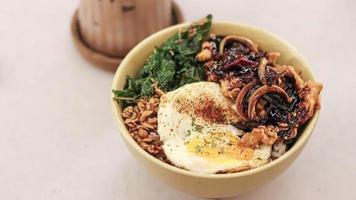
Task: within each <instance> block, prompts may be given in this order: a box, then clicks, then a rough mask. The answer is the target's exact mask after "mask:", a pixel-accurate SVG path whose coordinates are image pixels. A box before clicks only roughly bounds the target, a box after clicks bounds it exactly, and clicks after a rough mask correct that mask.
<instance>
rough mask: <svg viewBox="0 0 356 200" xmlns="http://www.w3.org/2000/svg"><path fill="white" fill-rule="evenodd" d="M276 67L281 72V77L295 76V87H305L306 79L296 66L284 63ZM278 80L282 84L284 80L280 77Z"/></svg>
mask: <svg viewBox="0 0 356 200" xmlns="http://www.w3.org/2000/svg"><path fill="white" fill-rule="evenodd" d="M274 69H275V70H276V72H278V73H279V74H280V77H285V76H287V77H291V78H293V79H294V80H295V87H296V89H297V90H300V89H302V88H303V87H304V81H303V79H302V77H301V76H300V75H299V74H298V72H297V71H296V70H295V68H294V67H292V66H286V65H282V66H276V67H275V68H274ZM278 82H279V84H281V83H282V82H283V81H282V80H281V79H280V78H279V80H278Z"/></svg>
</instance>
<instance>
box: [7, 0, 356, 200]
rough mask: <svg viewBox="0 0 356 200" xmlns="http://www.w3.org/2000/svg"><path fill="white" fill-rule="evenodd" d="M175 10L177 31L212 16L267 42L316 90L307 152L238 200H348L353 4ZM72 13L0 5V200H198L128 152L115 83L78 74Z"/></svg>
mask: <svg viewBox="0 0 356 200" xmlns="http://www.w3.org/2000/svg"><path fill="white" fill-rule="evenodd" d="M177 2H178V4H179V5H180V6H181V8H182V10H183V12H184V14H185V17H186V19H187V20H193V19H197V18H200V17H202V16H204V15H205V14H207V13H212V14H214V16H215V19H218V20H229V21H236V22H243V23H248V24H252V25H255V26H259V27H262V28H265V29H266V30H269V31H271V32H274V33H276V34H277V35H279V36H281V37H283V38H284V39H286V40H288V41H290V42H291V43H292V44H294V45H295V46H296V47H297V48H298V49H299V50H300V52H302V54H304V55H305V57H306V58H307V60H308V61H309V62H310V64H311V66H312V68H313V70H314V72H315V74H316V76H317V79H318V80H319V81H321V82H323V83H324V86H325V89H324V91H323V94H322V113H321V116H320V121H319V123H318V125H317V127H316V129H315V131H314V134H313V136H312V138H311V139H310V142H309V143H308V145H307V147H306V148H305V151H304V152H303V153H302V154H301V156H300V157H299V158H298V159H297V160H296V162H295V163H294V164H293V165H292V166H291V167H290V168H289V169H288V170H287V171H286V172H285V173H283V174H282V175H281V176H280V177H278V178H277V179H275V180H273V181H272V182H271V183H269V184H267V185H265V186H264V187H262V188H260V189H259V190H256V191H254V192H252V193H250V194H247V195H244V196H242V197H240V198H239V199H274V200H278V199H281V200H285V199H323V200H327V199H356V189H355V180H356V131H355V125H356V119H355V118H356V112H355V107H353V105H354V104H355V102H356V78H355V74H356V65H355V59H356V54H355V48H356V39H355V37H356V12H355V9H356V1H353V0H343V1H341V0H340V1H336V0H334V1H329V0H328V1H322V0H319V1H308V0H303V1H294V2H293V3H292V2H289V1H288V2H287V1H284V0H280V1H269V2H268V3H267V2H266V1H259V2H257V1H250V0H221V1H218V0H211V1H206V0H195V1H191V0H179V1H177ZM207 2H209V3H207ZM218 2H220V3H218ZM78 4H79V1H78V0H77V1H73V0H61V1H48V0H36V1H20V0H11V1H2V2H1V6H0V199H3V200H25V199H26V200H27V199H36V200H48V199H51V200H52V199H54V200H57V199H58V200H78V199H85V200H97V199H98V200H99V199H100V200H103V199H105V200H118V199H155V200H158V199H170V200H176V199H177V200H178V199H188V200H189V199H196V198H194V197H191V196H189V195H187V194H184V193H181V192H178V191H175V190H174V189H171V188H170V187H168V186H166V185H165V184H163V183H161V182H159V181H157V180H156V179H155V178H153V177H151V176H149V175H148V174H147V173H146V171H144V170H143V169H142V168H141V167H140V166H139V165H138V164H137V162H136V161H135V160H134V159H133V157H132V156H131V155H130V154H129V152H128V151H127V149H126V147H125V146H124V144H123V141H122V140H121V138H120V136H119V133H118V130H117V128H116V125H115V122H114V120H113V116H112V113H111V105H110V97H109V94H110V89H111V82H112V79H113V74H111V73H109V72H106V71H102V70H100V69H97V68H95V67H93V66H92V65H90V64H88V63H87V62H86V61H85V60H84V59H83V58H82V57H81V56H80V55H79V53H78V51H77V50H76V48H75V47H74V45H73V42H72V38H71V35H70V29H69V24H70V19H71V16H72V14H73V12H74V10H75V8H76V7H77V5H78Z"/></svg>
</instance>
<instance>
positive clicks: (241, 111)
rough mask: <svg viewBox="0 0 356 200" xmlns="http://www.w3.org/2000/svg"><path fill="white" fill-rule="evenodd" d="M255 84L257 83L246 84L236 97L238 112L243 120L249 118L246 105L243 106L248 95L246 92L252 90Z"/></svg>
mask: <svg viewBox="0 0 356 200" xmlns="http://www.w3.org/2000/svg"><path fill="white" fill-rule="evenodd" d="M254 85H255V83H249V84H247V85H245V86H244V87H243V88H242V89H241V91H240V92H239V94H238V95H237V98H236V109H237V114H238V115H239V116H240V117H241V118H242V119H243V120H245V121H246V120H247V119H248V118H247V115H246V114H245V112H244V107H243V100H244V97H245V96H246V94H247V93H248V91H250V90H251V89H252V88H253V86H254Z"/></svg>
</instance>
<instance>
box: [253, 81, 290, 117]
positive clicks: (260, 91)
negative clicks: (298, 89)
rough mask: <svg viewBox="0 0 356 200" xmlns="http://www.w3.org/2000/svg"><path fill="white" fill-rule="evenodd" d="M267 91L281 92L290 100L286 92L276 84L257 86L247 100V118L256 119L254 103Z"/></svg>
mask: <svg viewBox="0 0 356 200" xmlns="http://www.w3.org/2000/svg"><path fill="white" fill-rule="evenodd" d="M267 93H279V94H281V95H282V96H283V97H284V98H285V99H286V100H287V101H288V102H290V101H291V99H290V98H289V97H288V94H287V93H286V92H285V91H284V90H283V89H282V88H280V87H278V86H276V85H271V86H268V85H264V86H262V87H260V88H258V89H257V90H256V91H255V92H254V93H253V94H252V95H251V96H250V98H249V100H248V110H247V115H248V118H249V119H251V120H258V116H257V114H256V104H257V102H258V100H260V98H261V97H262V96H263V95H265V94H267Z"/></svg>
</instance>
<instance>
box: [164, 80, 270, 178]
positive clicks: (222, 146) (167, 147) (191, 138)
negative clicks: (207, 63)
mask: <svg viewBox="0 0 356 200" xmlns="http://www.w3.org/2000/svg"><path fill="white" fill-rule="evenodd" d="M232 105H233V103H232V102H230V100H228V99H226V98H225V97H224V95H223V94H222V93H221V91H220V86H219V84H217V83H213V82H197V83H191V84H187V85H184V86H182V87H180V88H178V89H176V90H174V91H171V92H168V93H166V94H165V95H163V96H162V97H161V102H160V105H159V111H158V128H157V132H158V134H159V136H160V138H161V141H162V142H163V146H162V147H163V150H164V152H165V154H166V156H167V158H168V159H169V161H170V162H171V163H172V164H174V165H175V166H177V167H181V168H184V169H187V170H190V171H194V172H199V173H209V174H212V173H217V172H226V171H228V172H229V171H240V170H246V169H250V168H255V167H258V166H261V165H264V164H266V163H267V162H268V161H269V159H270V156H271V146H267V145H262V146H260V147H259V148H257V149H253V148H249V147H243V146H242V145H240V136H241V135H243V134H244V132H243V131H242V130H239V129H237V128H235V127H234V126H233V125H232V124H234V123H236V122H237V121H238V115H237V114H236V112H235V111H234V109H232Z"/></svg>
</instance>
